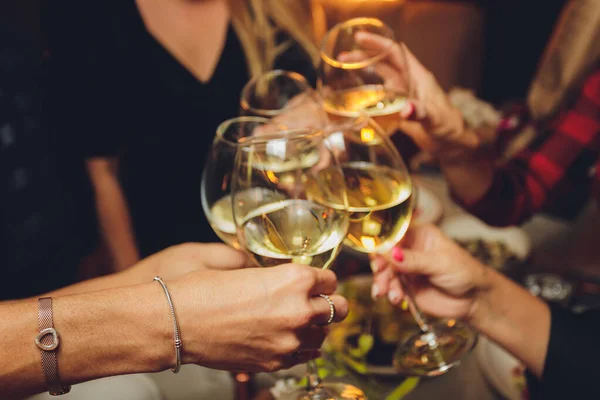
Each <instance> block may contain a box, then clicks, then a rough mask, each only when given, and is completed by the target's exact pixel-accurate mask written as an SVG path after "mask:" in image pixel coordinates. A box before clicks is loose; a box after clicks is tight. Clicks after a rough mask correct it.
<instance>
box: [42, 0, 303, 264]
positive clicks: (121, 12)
mask: <svg viewBox="0 0 600 400" xmlns="http://www.w3.org/2000/svg"><path fill="white" fill-rule="evenodd" d="M57 1H59V3H58V5H56V3H55V2H48V3H53V4H52V5H47V10H46V12H45V14H44V15H46V16H48V17H49V18H48V19H47V21H48V22H47V23H46V24H45V25H46V30H47V31H48V32H50V34H51V35H50V36H49V39H50V51H51V56H52V60H53V61H54V63H55V69H56V71H55V74H56V75H57V76H60V80H59V81H60V84H58V86H57V90H55V91H54V93H55V95H56V98H57V99H58V100H57V102H56V104H57V105H59V109H58V110H56V112H57V114H60V115H61V116H62V117H61V118H60V119H59V121H58V123H57V124H56V125H57V126H58V127H59V128H60V129H59V130H61V131H62V134H63V135H65V137H66V138H67V139H66V140H69V141H70V142H71V143H78V147H79V148H80V149H81V151H82V153H81V154H82V156H83V157H88V158H89V157H93V156H117V157H118V159H119V162H120V166H119V172H120V182H121V184H122V187H123V188H124V190H125V194H126V197H127V201H128V205H129V209H130V213H131V216H132V219H133V225H134V230H135V234H136V238H137V240H138V245H139V247H140V250H141V252H142V255H144V256H145V255H148V254H151V253H153V252H156V251H158V250H161V249H163V248H165V247H167V246H169V245H173V244H177V243H182V242H188V241H202V242H208V241H217V240H218V239H217V237H216V235H215V234H214V233H213V231H212V229H211V228H210V226H209V224H208V222H207V220H206V218H205V216H204V213H203V211H202V206H201V202H200V180H201V174H202V169H203V166H204V162H205V159H206V156H207V153H208V151H209V150H210V147H211V143H212V140H213V137H214V133H215V130H216V127H217V126H218V124H219V123H220V122H222V121H223V120H225V119H228V118H232V117H235V116H237V115H238V112H239V95H240V91H241V89H242V87H243V85H244V84H245V83H246V82H247V80H248V79H249V76H248V71H247V68H246V61H245V58H244V53H243V50H242V47H241V44H240V42H239V40H238V38H237V35H236V33H235V32H234V30H233V29H232V28H231V27H230V28H229V31H228V33H227V39H226V44H225V46H224V49H223V52H222V55H221V58H220V61H219V62H218V65H217V67H216V69H215V71H214V75H213V76H212V78H211V80H210V81H209V82H207V83H201V82H199V81H198V80H197V79H196V78H195V77H194V76H193V75H192V74H191V73H190V72H189V71H188V70H187V69H185V68H184V67H183V66H182V65H181V64H179V62H178V61H177V60H176V59H175V58H174V57H173V56H172V55H171V54H170V53H169V52H168V51H167V50H166V49H165V48H164V47H163V46H162V45H161V44H160V43H159V42H157V41H156V39H155V38H154V37H153V36H152V35H151V34H150V33H149V32H148V31H147V30H146V28H145V25H144V23H143V20H142V19H141V16H140V14H139V11H138V9H137V6H136V4H135V1H133V0H105V1H102V2H92V3H89V2H75V1H73V0H62V1H60V0H57ZM67 3H68V4H69V6H66V4H67ZM84 3H85V4H84ZM277 67H278V68H284V69H291V70H295V71H297V72H300V73H303V74H307V73H308V74H309V75H313V74H314V72H313V70H312V66H311V64H310V61H309V59H308V57H307V56H306V55H305V54H304V53H302V52H301V51H300V50H299V48H298V47H294V48H292V49H291V50H290V51H288V52H287V53H286V54H284V55H283V56H282V57H281V59H280V62H278V64H277ZM311 78H312V76H309V79H311ZM64 148H71V147H70V146H69V145H65V146H64Z"/></svg>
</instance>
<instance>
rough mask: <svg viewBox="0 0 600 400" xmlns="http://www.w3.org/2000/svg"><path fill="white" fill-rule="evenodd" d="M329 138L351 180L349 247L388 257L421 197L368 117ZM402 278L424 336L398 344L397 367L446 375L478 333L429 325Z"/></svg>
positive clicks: (334, 129) (333, 129)
mask: <svg viewBox="0 0 600 400" xmlns="http://www.w3.org/2000/svg"><path fill="white" fill-rule="evenodd" d="M326 136H327V137H326V143H327V145H328V146H329V147H330V149H331V150H332V152H333V153H334V154H335V156H336V158H338V160H340V163H341V165H342V170H343V173H344V178H345V181H346V192H347V196H346V198H347V200H346V201H347V204H348V207H347V208H348V211H349V212H350V226H349V228H348V235H347V237H346V240H345V242H344V243H345V244H346V245H347V246H348V247H350V248H352V249H354V250H357V251H359V252H363V253H373V254H389V251H390V250H391V249H392V248H393V247H394V246H395V245H396V244H397V243H398V242H399V241H400V240H401V239H402V238H403V237H404V234H405V233H406V231H407V230H408V227H409V225H410V221H411V218H412V213H413V208H414V203H415V198H416V196H415V192H414V187H413V184H412V180H411V178H410V174H409V172H408V169H407V168H406V166H405V164H404V162H403V161H402V158H401V157H400V154H399V153H398V151H397V150H396V148H395V147H394V145H393V144H392V143H391V141H390V139H389V137H387V135H386V134H385V133H384V132H383V131H382V129H381V128H380V127H379V126H378V125H377V124H376V123H375V122H374V121H373V120H371V119H370V118H368V117H364V116H363V117H359V118H357V119H355V120H354V121H344V122H342V123H339V124H334V125H331V126H330V127H329V128H328V130H327V131H326ZM334 201H336V202H337V203H338V204H341V202H340V201H339V200H338V199H334ZM339 207H341V205H340V206H339ZM399 278H400V280H401V282H402V285H403V287H404V290H405V293H406V294H407V296H406V300H407V303H408V304H409V308H410V310H411V312H412V314H413V316H414V318H415V320H416V322H417V323H418V325H419V328H420V329H421V333H419V334H417V335H415V336H412V337H410V338H409V339H408V341H407V342H405V343H400V344H399V345H398V350H397V352H396V354H395V357H394V361H395V364H396V366H397V367H398V369H399V371H401V372H402V373H407V374H414V375H439V374H441V373H444V372H445V371H447V370H448V369H450V368H451V367H452V366H454V365H456V364H457V363H458V361H459V360H460V359H461V358H462V357H463V356H464V355H465V354H467V353H468V352H469V351H470V350H471V349H472V347H473V345H474V344H475V341H476V337H477V335H476V334H475V333H474V332H473V331H472V330H470V328H469V327H468V326H467V325H466V324H464V323H462V322H461V321H456V320H451V321H439V322H438V321H436V322H433V323H429V322H428V321H427V319H426V318H425V317H424V316H423V315H422V313H421V312H420V310H419V308H418V307H417V305H416V303H415V302H414V300H413V296H412V292H411V288H412V287H411V284H410V281H409V280H408V278H406V277H405V276H403V275H399Z"/></svg>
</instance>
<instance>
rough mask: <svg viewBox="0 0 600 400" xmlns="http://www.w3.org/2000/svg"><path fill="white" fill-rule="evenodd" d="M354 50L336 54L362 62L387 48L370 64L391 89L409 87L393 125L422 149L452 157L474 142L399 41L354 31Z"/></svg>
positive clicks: (430, 78)
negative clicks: (401, 109)
mask: <svg viewBox="0 0 600 400" xmlns="http://www.w3.org/2000/svg"><path fill="white" fill-rule="evenodd" d="M355 40H356V43H357V46H359V47H360V48H362V49H364V50H354V51H350V52H345V53H341V54H339V55H338V58H339V60H340V61H342V62H345V63H359V62H364V60H366V59H367V58H368V54H369V53H370V52H386V51H387V52H388V54H389V56H388V57H386V58H384V59H382V60H380V61H378V62H377V63H375V64H374V66H373V68H375V69H376V70H377V71H378V73H379V74H380V75H381V78H382V80H383V82H384V83H383V86H384V87H386V88H389V90H391V91H396V92H401V91H403V90H406V88H408V89H409V93H410V97H409V98H408V102H409V103H408V105H407V107H405V109H404V110H403V112H402V113H401V118H400V120H399V121H398V126H397V128H398V129H399V130H401V131H402V132H404V133H406V134H407V135H409V136H410V137H411V138H412V139H413V140H414V141H415V143H417V144H418V145H419V147H420V148H421V149H423V150H424V151H426V152H428V153H430V154H433V155H435V156H437V157H441V158H444V157H452V156H453V155H455V154H456V153H458V152H461V151H464V150H465V149H471V148H473V147H474V146H476V144H477V143H478V142H477V140H476V137H475V136H474V135H472V133H471V132H466V131H465V126H464V121H463V116H462V114H461V112H460V110H458V109H457V108H455V107H454V106H453V105H452V104H451V102H450V100H449V98H448V96H447V94H446V92H445V91H444V90H443V89H442V87H441V86H440V85H439V83H438V82H437V80H436V78H435V76H434V75H433V74H432V73H431V71H429V70H428V69H427V68H425V67H424V66H423V64H421V62H420V61H419V60H418V59H417V58H416V57H415V56H414V54H413V53H412V52H411V51H410V49H408V47H407V46H406V45H405V44H403V43H398V42H395V41H394V40H393V38H390V37H385V36H383V35H380V34H376V33H372V32H364V31H361V32H356V34H355Z"/></svg>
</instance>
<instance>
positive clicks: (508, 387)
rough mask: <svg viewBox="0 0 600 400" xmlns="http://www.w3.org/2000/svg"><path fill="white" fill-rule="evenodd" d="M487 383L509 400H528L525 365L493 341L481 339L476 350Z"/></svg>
mask: <svg viewBox="0 0 600 400" xmlns="http://www.w3.org/2000/svg"><path fill="white" fill-rule="evenodd" d="M475 354H476V357H477V362H478V363H479V366H480V368H481V370H482V372H483V374H484V376H485V378H486V379H487V381H488V382H489V383H490V384H491V385H492V386H493V387H494V388H495V389H496V390H497V391H498V392H499V393H500V394H501V395H502V397H504V398H505V399H507V400H528V399H529V394H528V391H527V381H526V378H525V367H524V365H523V364H522V363H521V362H520V361H519V360H517V359H516V358H515V357H513V356H512V355H511V354H509V353H508V352H507V351H506V350H504V349H503V348H502V347H500V346H499V345H497V344H496V343H494V342H492V341H491V340H489V339H487V338H485V337H480V339H479V344H478V345H477V348H476V350H475Z"/></svg>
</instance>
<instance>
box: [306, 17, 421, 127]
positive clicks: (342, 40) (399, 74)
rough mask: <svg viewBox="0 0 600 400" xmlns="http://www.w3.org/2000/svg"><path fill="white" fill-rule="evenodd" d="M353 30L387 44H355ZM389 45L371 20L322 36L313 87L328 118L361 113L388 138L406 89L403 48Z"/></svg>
mask: <svg viewBox="0 0 600 400" xmlns="http://www.w3.org/2000/svg"><path fill="white" fill-rule="evenodd" d="M358 32H366V33H369V34H372V35H377V36H378V37H380V38H382V39H388V40H387V41H385V45H384V46H383V48H382V47H381V46H379V47H376V46H373V44H372V43H368V42H367V43H366V44H365V43H363V42H359V41H357V39H356V35H357V33H358ZM393 41H394V33H393V32H392V30H391V29H390V28H389V27H388V26H387V25H385V24H384V23H383V22H382V21H380V20H379V19H377V18H354V19H350V20H348V21H345V22H342V23H340V24H337V25H335V26H334V27H333V28H331V30H329V31H328V32H327V33H326V34H325V36H324V37H323V41H322V44H321V63H320V68H319V77H318V78H319V79H318V83H317V87H318V90H319V94H320V96H321V98H322V99H323V108H324V109H325V111H326V112H327V114H328V116H329V118H330V119H332V120H334V121H335V120H339V119H340V118H356V117H358V116H359V115H361V113H362V114H365V115H367V116H369V117H370V118H372V119H373V120H374V121H375V122H376V123H377V124H378V125H379V126H381V127H382V128H383V129H384V130H385V132H386V133H387V134H388V135H391V134H393V133H394V132H395V131H396V130H397V129H398V123H399V121H400V118H401V115H402V114H403V112H405V111H406V107H407V106H408V104H409V103H408V101H407V99H408V98H409V97H410V93H411V92H410V89H411V88H410V84H409V82H410V80H409V79H408V64H407V62H406V53H405V51H404V47H403V46H398V49H397V51H393ZM388 43H389V44H388Z"/></svg>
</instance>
